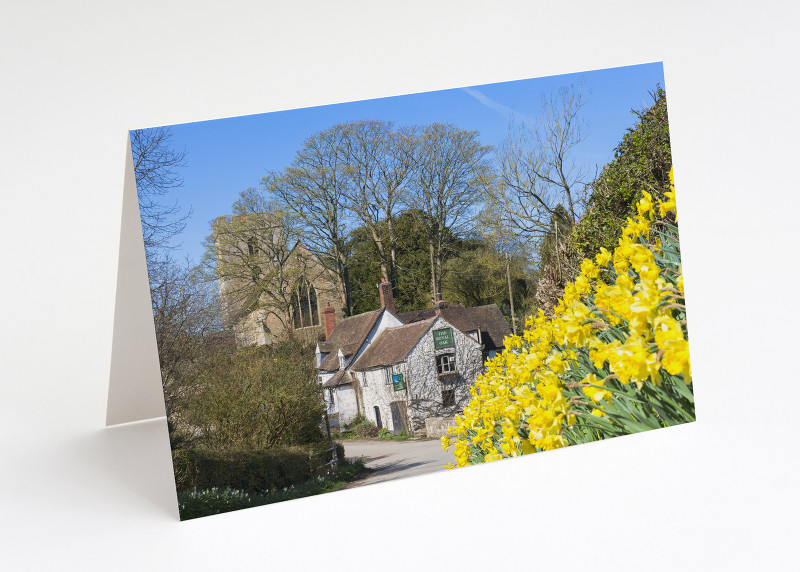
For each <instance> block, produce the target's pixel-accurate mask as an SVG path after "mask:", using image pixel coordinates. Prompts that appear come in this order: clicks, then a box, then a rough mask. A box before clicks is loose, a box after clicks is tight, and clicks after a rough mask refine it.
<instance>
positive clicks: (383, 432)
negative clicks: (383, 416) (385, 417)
mask: <svg viewBox="0 0 800 572" xmlns="http://www.w3.org/2000/svg"><path fill="white" fill-rule="evenodd" d="M378 438H379V439H391V438H392V432H391V431H389V430H388V429H387V428H386V427H382V428H381V429H379V430H378Z"/></svg>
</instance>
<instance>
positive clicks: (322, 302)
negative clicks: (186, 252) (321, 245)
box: [212, 213, 344, 347]
mask: <svg viewBox="0 0 800 572" xmlns="http://www.w3.org/2000/svg"><path fill="white" fill-rule="evenodd" d="M278 223H279V221H276V220H275V217H274V216H273V215H270V214H269V213H264V214H261V213H258V214H244V215H234V216H229V217H219V218H217V219H216V220H215V221H214V223H213V226H212V228H213V235H212V236H213V240H214V254H215V258H216V260H215V263H216V269H217V277H218V282H219V294H220V301H221V303H222V307H223V311H224V319H225V322H226V328H229V329H230V330H232V331H233V333H234V337H235V340H236V345H237V346H239V347H242V346H248V345H266V344H271V343H274V342H276V341H280V340H282V339H287V338H290V337H294V338H297V337H301V338H303V339H306V340H308V341H309V342H312V343H313V342H315V341H317V340H318V339H319V338H320V337H321V336H322V335H323V332H324V329H323V322H322V310H323V308H325V307H328V308H329V309H333V311H334V315H335V316H337V317H338V318H340V319H341V318H343V317H344V312H343V303H342V300H341V295H340V294H339V292H340V289H339V287H338V281H337V278H336V275H335V274H334V273H333V272H331V271H330V270H329V269H327V268H326V267H325V266H324V265H323V264H322V262H321V261H320V259H319V257H318V256H316V255H315V254H314V253H313V252H311V251H310V250H309V249H308V248H306V247H305V246H304V245H303V244H302V243H300V242H295V243H293V244H290V241H289V240H288V239H287V237H286V236H285V232H283V231H282V230H281V229H282V226H281V225H280V224H278Z"/></svg>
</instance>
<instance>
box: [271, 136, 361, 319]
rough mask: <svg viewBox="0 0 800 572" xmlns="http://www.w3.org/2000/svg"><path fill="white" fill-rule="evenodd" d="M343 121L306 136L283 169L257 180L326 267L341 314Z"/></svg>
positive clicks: (347, 295) (348, 300) (345, 286)
mask: <svg viewBox="0 0 800 572" xmlns="http://www.w3.org/2000/svg"><path fill="white" fill-rule="evenodd" d="M345 136H346V135H345V127H344V126H342V125H337V126H334V127H332V128H330V129H327V130H325V131H322V132H320V133H317V134H315V135H312V136H310V137H309V138H308V139H306V140H305V142H304V144H303V148H302V149H300V150H299V151H298V152H297V155H296V156H295V159H294V161H293V162H292V164H291V165H290V166H289V167H288V168H287V169H286V170H285V171H284V172H283V173H277V172H274V171H273V172H270V173H268V174H267V175H266V176H265V177H264V178H263V179H262V180H261V186H262V189H264V190H265V191H266V192H267V193H269V194H270V195H271V196H273V197H274V198H275V199H276V200H277V201H278V203H279V205H280V208H281V209H283V210H284V211H286V212H288V213H291V214H292V215H293V216H294V218H295V220H297V221H299V222H300V223H301V224H300V226H299V227H298V230H299V231H300V233H301V234H302V238H303V241H304V244H305V245H306V246H307V247H308V248H309V250H311V252H313V253H314V254H316V255H317V256H318V257H319V258H320V260H322V262H323V263H324V264H325V265H326V266H328V268H330V270H332V271H333V272H334V273H335V275H336V278H337V280H338V283H339V295H340V298H341V302H342V306H343V307H344V308H345V309H346V312H347V314H352V312H353V299H352V294H351V288H350V256H349V250H348V248H347V234H348V224H347V212H346V210H345V209H344V202H345V197H346V195H345V190H346V185H347V180H346V179H347V174H346V166H345V152H344V138H345Z"/></svg>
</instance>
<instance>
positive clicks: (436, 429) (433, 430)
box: [425, 417, 456, 439]
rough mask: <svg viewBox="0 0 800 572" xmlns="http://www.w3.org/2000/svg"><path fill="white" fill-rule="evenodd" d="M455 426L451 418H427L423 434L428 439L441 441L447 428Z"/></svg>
mask: <svg viewBox="0 0 800 572" xmlns="http://www.w3.org/2000/svg"><path fill="white" fill-rule="evenodd" d="M455 424H456V422H455V419H454V418H453V417H428V418H427V419H426V420H425V433H427V435H428V437H429V438H435V439H441V438H442V437H443V436H445V435H446V434H447V428H448V427H452V426H454V425H455Z"/></svg>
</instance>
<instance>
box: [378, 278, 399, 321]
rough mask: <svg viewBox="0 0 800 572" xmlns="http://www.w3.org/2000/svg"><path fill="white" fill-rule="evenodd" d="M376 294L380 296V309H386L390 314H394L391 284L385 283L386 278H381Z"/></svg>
mask: <svg viewBox="0 0 800 572" xmlns="http://www.w3.org/2000/svg"><path fill="white" fill-rule="evenodd" d="M378 293H379V294H380V295H381V308H386V309H387V310H389V311H390V312H391V313H392V314H394V313H395V309H394V294H393V293H392V283H391V282H387V281H386V278H381V283H380V284H378Z"/></svg>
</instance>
